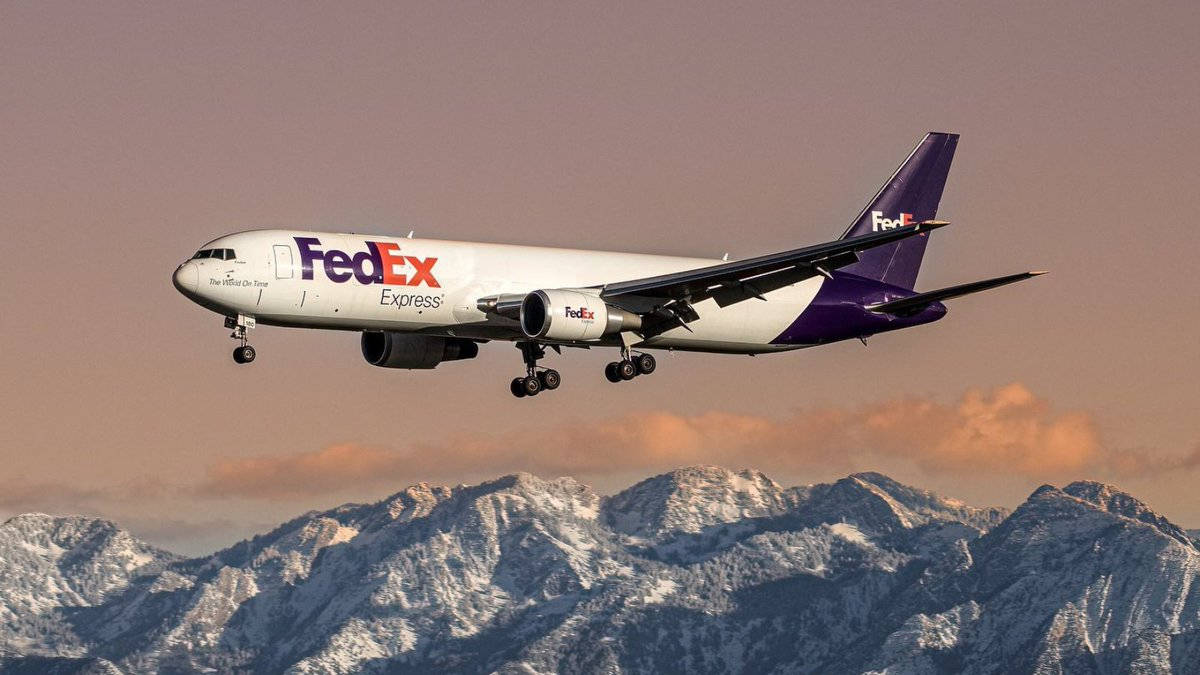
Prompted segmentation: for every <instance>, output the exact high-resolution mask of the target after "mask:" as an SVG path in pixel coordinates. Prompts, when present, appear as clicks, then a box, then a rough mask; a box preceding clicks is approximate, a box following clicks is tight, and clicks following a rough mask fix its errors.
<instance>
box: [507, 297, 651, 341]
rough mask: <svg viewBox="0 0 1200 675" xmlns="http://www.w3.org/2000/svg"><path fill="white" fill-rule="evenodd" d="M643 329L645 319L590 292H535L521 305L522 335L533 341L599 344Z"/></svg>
mask: <svg viewBox="0 0 1200 675" xmlns="http://www.w3.org/2000/svg"><path fill="white" fill-rule="evenodd" d="M641 327H642V318H641V317H640V316H638V315H636V314H633V313H632V312H627V311H625V310H623V309H621V308H620V307H613V306H612V305H609V304H607V303H605V302H604V301H603V300H601V299H600V296H599V294H597V293H589V292H586V291H574V290H564V289H550V290H539V291H534V292H532V293H530V294H528V295H526V296H525V299H524V300H522V301H521V331H522V332H524V333H525V335H527V336H529V337H531V338H546V339H549V340H567V341H576V340H596V339H599V338H601V337H603V336H605V335H612V334H614V333H619V332H621V331H623V330H637V329H639V328H641Z"/></svg>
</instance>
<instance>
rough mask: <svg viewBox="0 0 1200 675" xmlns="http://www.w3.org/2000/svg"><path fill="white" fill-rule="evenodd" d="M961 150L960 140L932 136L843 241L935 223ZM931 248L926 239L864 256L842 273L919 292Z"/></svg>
mask: <svg viewBox="0 0 1200 675" xmlns="http://www.w3.org/2000/svg"><path fill="white" fill-rule="evenodd" d="M957 146H958V134H946V133H940V132H930V133H928V134H926V135H925V138H923V139H921V142H920V143H918V144H917V147H916V148H914V149H913V151H912V154H910V155H909V156H908V159H906V160H904V163H903V164H901V165H900V168H899V169H896V173H894V174H892V177H891V178H889V179H888V181H887V182H886V183H884V184H883V187H882V188H880V189H879V192H878V193H877V194H876V195H875V198H874V199H872V200H871V203H870V204H868V205H867V207H866V208H865V209H863V211H862V213H860V214H858V218H856V219H855V220H854V224H852V225H851V226H850V229H848V230H846V233H845V234H843V235H842V238H843V239H845V238H847V237H856V236H859V235H863V234H870V233H872V232H882V231H884V230H890V229H894V228H896V227H900V226H901V225H907V224H909V223H917V222H920V221H922V220H933V219H934V217H935V216H936V215H937V208H938V202H939V201H941V199H942V188H944V187H945V186H946V176H947V175H948V174H949V173H950V162H951V160H953V159H954V149H955V148H956V147H957ZM928 242H929V236H928V234H921V235H918V236H915V237H909V238H907V239H903V240H901V241H898V242H896V243H894V244H889V245H886V246H880V247H878V248H873V249H869V250H866V251H863V253H862V254H861V255H860V256H859V261H858V262H857V263H855V264H853V265H849V266H847V267H844V268H842V269H843V271H845V272H849V273H851V274H857V275H858V276H861V277H867V278H868V279H877V280H879V281H883V282H885V283H889V284H892V285H893V286H900V287H902V288H913V287H914V286H915V284H916V281H917V272H918V271H920V269H921V258H922V256H924V255H925V244H927V243H928Z"/></svg>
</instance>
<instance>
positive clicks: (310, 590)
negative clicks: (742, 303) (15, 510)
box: [0, 466, 1200, 673]
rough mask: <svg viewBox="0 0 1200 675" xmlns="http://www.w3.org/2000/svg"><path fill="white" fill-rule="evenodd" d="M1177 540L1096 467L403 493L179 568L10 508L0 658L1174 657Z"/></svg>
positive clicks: (259, 665) (730, 663)
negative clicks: (605, 492)
mask: <svg viewBox="0 0 1200 675" xmlns="http://www.w3.org/2000/svg"><path fill="white" fill-rule="evenodd" d="M1194 535H1195V533H1194V532H1192V533H1188V532H1186V531H1184V530H1183V529H1181V528H1179V527H1178V526H1176V525H1174V524H1173V523H1171V522H1170V521H1169V520H1167V519H1166V518H1164V517H1162V516H1161V515H1159V514H1157V513H1155V512H1154V511H1153V510H1152V509H1150V508H1149V507H1148V506H1146V505H1145V504H1144V503H1142V502H1141V501H1139V500H1137V499H1136V498H1134V497H1133V496H1132V495H1129V494H1127V493H1124V492H1122V491H1120V490H1119V489H1118V488H1116V487H1114V486H1110V485H1104V484H1102V483H1094V482H1086V481H1079V482H1075V483H1071V484H1069V485H1067V486H1065V487H1063V488H1061V489H1060V488H1057V487H1054V486H1048V485H1047V486H1042V487H1040V488H1038V489H1037V490H1035V491H1034V492H1033V493H1032V494H1031V495H1030V497H1029V498H1028V499H1027V500H1026V501H1025V502H1023V503H1022V504H1021V505H1020V506H1018V507H1017V508H1016V509H1014V510H1013V511H1012V512H1008V511H1006V510H1004V509H996V508H979V507H973V506H969V505H966V504H964V503H962V502H960V501H958V500H953V499H948V498H945V497H941V496H939V495H937V494H935V493H932V492H929V491H927V490H921V489H919V488H914V487H911V486H907V485H903V484H901V483H899V482H897V481H894V480H892V479H891V478H889V477H887V476H884V475H883V474H878V473H872V472H864V473H858V474H852V475H850V476H847V477H845V478H842V479H839V480H837V481H834V482H832V483H825V484H816V485H809V486H800V487H783V486H780V485H779V484H778V483H775V482H774V481H772V480H771V479H770V478H768V477H767V476H766V475H765V474H762V473H761V472H758V471H754V470H750V469H743V470H739V471H731V470H729V469H724V468H722V467H715V466H695V467H685V468H682V469H678V470H676V471H672V472H668V473H665V474H661V475H658V476H653V477H651V478H648V479H646V480H644V481H641V482H639V483H637V484H635V485H632V486H630V487H629V488H627V489H625V490H623V491H621V492H619V493H617V494H615V495H611V496H608V497H603V496H600V495H598V494H596V493H595V492H594V491H593V490H592V489H591V488H589V487H588V486H586V485H584V484H582V483H580V482H578V481H576V480H574V479H572V478H557V479H543V478H539V477H537V476H533V475H531V474H525V473H518V474H512V475H508V476H502V477H500V478H497V479H494V480H491V481H486V482H484V483H480V484H478V485H458V486H454V487H450V486H445V485H437V484H429V483H418V484H415V485H412V486H409V487H407V488H405V489H403V490H401V491H399V492H397V493H395V494H393V495H391V496H389V497H387V498H385V499H383V500H380V501H378V502H375V503H371V504H345V505H341V506H338V507H335V508H333V509H328V510H325V511H310V512H308V513H306V514H303V515H301V516H299V517H297V518H294V519H292V520H290V521H287V522H285V523H282V524H281V525H280V526H279V527H276V528H275V529H273V530H271V531H270V532H267V533H264V534H262V535H258V536H256V537H253V538H251V539H247V540H245V541H242V542H239V543H237V544H234V545H233V546H230V547H228V548H225V549H222V550H220V551H216V552H214V553H212V554H210V555H206V556H200V557H196V558H183V557H180V556H176V555H174V554H171V553H169V552H166V551H161V550H159V549H155V548H154V547H151V546H149V545H147V544H145V543H144V542H140V541H138V540H137V539H136V538H135V537H132V536H131V535H129V534H128V533H127V532H124V531H123V530H120V528H118V527H117V526H116V525H114V524H112V523H110V522H108V521H103V520H97V519H87V518H81V517H53V516H45V515H44V514H26V515H22V516H16V517H14V518H12V519H10V520H8V521H6V522H4V523H3V524H0V618H4V619H7V620H6V621H0V672H7V671H14V672H15V671H21V670H23V669H30V668H32V669H34V670H38V669H39V668H41V669H44V668H49V667H53V668H55V669H57V670H58V671H59V672H147V671H160V672H161V671H176V670H189V671H194V670H203V669H215V670H218V671H226V670H238V669H242V670H246V669H248V670H254V671H261V672H295V673H304V672H355V671H367V672H383V671H387V672H428V671H430V670H455V671H462V672H505V673H507V672H512V673H516V672H562V671H570V672H612V671H613V670H621V671H626V670H630V671H635V672H638V671H649V672H654V671H657V672H672V671H677V670H679V669H680V668H682V669H685V670H688V671H695V672H835V673H837V672H847V673H849V672H884V671H886V672H888V673H906V672H911V673H924V672H978V673H989V672H1000V671H1008V670H1014V669H1015V670H1024V671H1028V672H1043V671H1044V672H1050V671H1054V670H1055V669H1066V670H1070V671H1072V672H1096V673H1107V672H1123V671H1125V670H1128V669H1130V668H1132V667H1133V665H1135V664H1136V665H1137V667H1138V668H1140V669H1141V670H1143V671H1144V672H1164V673H1166V672H1183V670H1184V669H1186V668H1188V667H1193V666H1197V665H1200V660H1197V659H1200V591H1197V590H1193V589H1200V584H1195V583H1193V582H1194V580H1195V577H1196V575H1197V574H1200V551H1198V550H1197V547H1196V542H1195V540H1194V538H1193V537H1194ZM45 579H52V580H53V584H52V585H51V586H47V585H46V582H45V581H44V580H45Z"/></svg>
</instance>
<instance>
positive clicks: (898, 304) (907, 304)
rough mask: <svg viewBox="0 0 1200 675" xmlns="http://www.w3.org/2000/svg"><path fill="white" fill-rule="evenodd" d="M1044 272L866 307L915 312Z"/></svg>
mask: <svg viewBox="0 0 1200 675" xmlns="http://www.w3.org/2000/svg"><path fill="white" fill-rule="evenodd" d="M1041 274H1045V272H1022V273H1020V274H1010V275H1008V276H1006V277H996V278H995V279H984V280H983V281H973V282H971V283H969V284H960V285H958V286H951V287H949V288H943V289H940V290H936V291H928V292H926V293H918V294H916V295H911V296H909V297H907V298H900V299H899V300H892V301H890V302H881V303H879V304H877V305H869V306H867V309H869V310H871V311H872V312H879V313H883V314H897V315H900V316H904V315H908V314H916V313H917V312H920V311H921V310H923V309H925V308H926V307H928V306H929V305H931V304H933V303H935V302H939V301H941V300H947V299H949V298H957V297H958V296H960V295H968V294H970V293H978V292H979V291H986V290H987V289H989V288H995V287H997V286H1003V285H1005V284H1011V283H1016V282H1018V281H1024V280H1026V279H1029V278H1032V277H1036V276H1038V275H1041Z"/></svg>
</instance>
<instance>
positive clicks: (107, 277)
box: [0, 2, 1200, 551]
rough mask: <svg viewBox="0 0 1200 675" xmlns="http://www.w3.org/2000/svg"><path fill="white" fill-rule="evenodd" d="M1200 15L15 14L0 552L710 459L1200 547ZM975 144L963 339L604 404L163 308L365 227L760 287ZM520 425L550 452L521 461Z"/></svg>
mask: <svg viewBox="0 0 1200 675" xmlns="http://www.w3.org/2000/svg"><path fill="white" fill-rule="evenodd" d="M1197 30H1200V5H1197V4H1196V3H1182V2H1181V3H1158V4H1147V3H1122V4H1118V3H1104V4H1099V3H1083V4H1079V3H1066V2H1062V3H1030V4H1015V3H920V4H903V3H901V4H889V5H886V6H885V5H883V4H882V3H862V4H858V3H845V2H830V3H816V2H812V3H795V2H788V3H777V4H768V3H752V4H740V3H739V4H738V6H726V5H725V4H716V5H712V6H709V7H703V6H700V5H698V4H695V3H686V4H685V3H677V4H649V3H629V4H624V5H623V4H617V3H595V4H593V5H577V4H573V3H544V4H516V3H487V4H457V3H428V4H426V5H412V4H400V3H391V2H389V3H382V4H379V5H368V4H366V3H354V4H352V5H343V4H335V3H322V4H305V3H286V4H278V5H268V4H267V3H246V4H223V3H179V4H176V3H165V2H164V3H145V4H120V3H52V2H36V3H5V4H3V5H2V6H0V92H3V93H0V206H2V207H3V208H2V209H0V227H2V228H3V234H4V251H3V264H2V265H0V321H2V324H0V326H2V332H0V371H2V372H3V384H2V385H0V420H2V428H3V430H4V432H5V434H4V438H3V442H2V445H0V462H2V464H0V467H2V468H0V516H3V515H9V514H12V513H16V512H20V511H24V510H31V509H38V510H46V511H51V512H59V513H68V512H86V513H100V514H103V515H106V516H109V517H113V518H116V519H117V520H118V521H119V522H121V523H122V524H125V525H127V526H129V527H131V528H132V529H134V531H135V532H137V533H139V534H142V535H145V536H148V537H149V538H150V539H151V540H153V541H155V542H158V543H162V544H166V545H168V546H171V547H173V548H175V549H177V550H184V551H200V550H205V549H209V548H211V547H215V546H216V545H218V544H225V543H230V542H232V541H233V540H234V539H235V538H237V537H240V536H244V535H246V534H249V533H251V532H254V531H256V530H258V529H261V528H263V527H266V526H268V525H270V524H273V523H274V522H277V521H278V520H281V519H283V518H285V517H288V516H290V515H294V514H296V513H299V512H301V511H303V510H306V509H309V508H326V507H329V506H332V505H335V504H337V503H339V502H340V501H346V500H357V501H362V500H368V499H375V498H378V497H380V496H382V495H385V494H388V493H389V492H394V491H397V490H399V489H401V488H403V487H404V486H405V485H407V484H409V483H412V482H417V481H421V480H436V481H447V482H452V483H453V482H458V481H471V480H477V479H479V478H483V477H488V476H493V475H497V474H499V473H503V472H508V471H514V470H522V469H525V470H533V471H535V472H541V473H544V474H553V473H571V474H574V475H577V476H579V477H580V478H582V479H584V480H586V481H588V482H591V483H592V484H594V485H596V486H597V488H599V489H601V490H612V489H614V488H617V487H620V486H622V485H623V484H626V483H627V482H629V481H632V480H634V479H637V478H640V477H644V476H646V475H649V474H650V473H652V472H654V471H657V470H660V469H664V468H669V467H672V466H679V465H684V464H691V463H696V462H720V463H723V464H728V465H732V466H740V465H751V466H757V467H760V468H762V469H764V470H765V471H767V473H768V474H769V475H771V476H772V477H774V478H775V479H776V480H778V481H780V482H783V483H806V482H812V481H818V480H829V479H831V478H836V477H838V476H841V475H845V474H846V473H849V472H851V471H855V470H865V469H878V470H884V471H887V472H888V473H890V474H892V475H893V476H894V477H896V478H898V479H900V480H903V481H906V482H910V483H914V484H917V485H920V486H923V487H929V488H932V489H936V490H939V491H942V492H945V493H947V494H950V495H953V496H958V497H961V498H964V499H966V500H969V501H972V502H976V503H980V504H1003V505H1008V506H1012V505H1015V504H1016V503H1018V502H1019V501H1020V500H1021V499H1022V498H1024V496H1026V495H1027V494H1028V493H1029V492H1031V491H1032V490H1033V489H1035V488H1036V487H1037V486H1038V485H1039V484H1040V483H1042V482H1047V481H1051V482H1057V483H1062V482H1066V481H1069V480H1072V479H1076V478H1098V479H1102V480H1106V481H1110V482H1115V483H1117V484H1118V485H1121V486H1122V487H1124V488H1126V489H1128V490H1130V491H1132V492H1134V493H1135V494H1137V495H1138V496H1140V497H1141V498H1143V499H1145V500H1147V501H1148V502H1149V503H1150V504H1151V505H1152V506H1154V507H1155V508H1158V509H1159V510H1161V511H1163V512H1164V513H1166V514H1167V515H1168V516H1169V517H1171V518H1173V519H1174V520H1176V521H1177V522H1179V523H1180V524H1182V525H1185V526H1190V527H1196V526H1200V500H1197V499H1196V498H1195V488H1194V484H1195V482H1196V480H1197V478H1200V470H1198V468H1197V467H1198V466H1200V454H1197V448H1198V445H1197V444H1198V443H1200V429H1198V428H1197V427H1198V425H1197V416H1196V410H1197V409H1200V387H1198V386H1197V379H1198V376H1200V372H1198V371H1200V368H1198V366H1197V364H1198V357H1200V346H1198V344H1197V340H1196V337H1195V332H1196V330H1197V328H1198V327H1200V325H1198V324H1200V319H1198V318H1197V317H1198V316H1200V292H1198V291H1197V288H1196V285H1195V280H1194V279H1195V273H1194V267H1195V265H1196V261H1197V258H1198V257H1200V234H1198V232H1197V225H1196V223H1195V217H1194V210H1195V208H1196V207H1195V204H1194V203H1193V201H1192V197H1193V196H1194V194H1195V192H1196V189H1197V185H1200V170H1198V169H1197V157H1200V133H1198V132H1197V129H1198V128H1200V126H1198V125H1200V76H1198V75H1197V74H1198V73H1200V42H1198V41H1197V40H1196V33H1197ZM928 130H942V131H955V132H959V133H961V134H962V135H963V136H962V140H961V142H960V144H959V148H958V154H957V157H956V158H955V164H954V167H953V169H952V172H951V175H950V180H949V183H948V185H947V188H946V192H945V196H944V199H943V201H942V208H941V211H940V213H939V216H941V217H943V218H945V219H948V220H950V221H952V222H953V225H952V226H951V227H950V228H947V229H945V230H942V231H940V232H938V234H936V235H934V238H933V240H932V243H931V245H930V248H929V253H928V255H927V256H926V259H925V266H924V269H923V270H922V274H921V278H920V280H919V281H918V288H924V289H928V288H935V287H938V286H941V285H947V284H951V283H958V282H962V281H968V280H974V279H978V278H982V277H989V276H994V275H999V274H1005V273H1010V272H1017V271H1023V270H1026V269H1049V270H1051V272H1052V273H1051V275H1049V276H1046V277H1041V278H1039V279H1037V280H1034V281H1030V282H1026V283H1023V284H1020V285H1018V286H1015V287H1009V288H1005V289H1003V290H998V291H994V292H992V293H988V294H985V295H980V296H976V297H971V298H964V299H961V300H958V301H954V302H953V303H952V305H951V313H950V315H949V316H948V317H947V318H946V319H945V320H943V321H941V322H939V323H938V324H935V325H932V326H926V327H922V328H918V329H914V330H910V331H905V332H903V333H894V334H889V335H882V336H878V337H876V338H875V339H874V340H872V341H871V343H870V346H869V347H866V348H864V347H863V346H862V345H860V344H859V343H857V342H852V343H846V344H839V345H834V346H830V347H825V348H820V349H814V350H808V351H802V352H794V353H791V354H785V355H776V356H769V357H759V358H753V359H752V358H747V357H737V356H704V355H676V356H673V357H664V358H661V359H660V365H659V370H658V373H656V374H655V375H654V376H653V377H650V378H644V379H640V380H638V381H636V382H634V383H632V384H626V385H621V386H616V387H614V386H613V385H610V384H609V383H608V382H607V381H606V380H605V379H604V377H603V375H602V372H601V371H602V367H603V364H604V363H605V362H606V361H607V360H609V359H610V358H611V354H605V353H601V352H596V353H569V354H568V355H566V356H564V357H562V358H559V357H553V358H552V359H551V361H550V363H551V364H552V365H553V366H554V367H556V368H557V369H558V370H560V371H561V372H562V373H563V376H564V385H563V387H562V389H560V390H559V391H558V392H557V393H555V394H554V395H552V396H540V397H538V398H537V399H532V400H516V399H514V398H513V397H512V396H511V395H509V393H508V391H507V387H508V381H509V379H511V377H513V376H514V375H515V374H517V373H518V372H519V371H520V369H521V366H520V359H519V356H518V353H517V351H516V350H515V349H513V348H512V347H511V346H510V345H507V344H491V345H487V346H485V347H484V349H483V350H482V353H481V355H480V358H479V359H477V360H475V361H467V362H459V363H450V364H445V365H443V366H442V367H440V368H438V369H437V370H434V371H431V372H407V371H390V370H386V369H377V368H372V367H370V366H368V365H367V364H366V363H365V362H363V360H362V359H361V357H360V355H359V353H358V336H357V334H354V333H334V332H329V333H326V332H315V331H297V330H286V329H278V328H261V329H259V330H257V331H255V333H254V334H253V341H254V344H255V345H256V347H258V349H259V358H258V360H257V361H256V362H255V363H254V364H253V366H250V367H238V366H236V365H235V364H234V363H233V362H232V361H231V360H230V358H229V352H230V350H231V348H232V343H231V341H230V340H228V339H227V337H226V335H227V332H228V331H225V330H223V329H222V326H221V319H220V317H217V316H215V315H213V314H210V313H208V312H206V311H204V310H202V309H200V308H199V307H197V306H195V305H193V304H192V303H190V302H189V301H187V300H186V299H184V298H183V297H182V296H180V295H179V294H178V293H177V292H176V291H175V290H174V288H173V287H172V286H171V283H170V274H171V272H172V271H173V269H174V267H175V266H176V264H178V262H179V261H180V260H181V259H183V258H185V257H187V256H188V255H189V254H191V253H192V252H193V251H194V250H195V249H196V248H197V247H198V246H199V245H200V244H201V243H203V242H205V241H207V240H209V239H212V238H214V237H216V236H218V235H220V234H224V233H227V232H231V231H236V230H240V229H249V228H254V227H264V226H287V227H297V228H312V229H321V228H330V229H353V230H356V231H362V232H367V231H373V232H380V233H395V234H403V233H406V232H407V231H408V230H410V229H415V230H416V231H417V233H418V235H419V236H430V237H438V238H447V239H467V240H482V241H505V242H517V243H529V244H547V245H555V246H572V247H583V248H604V249H618V250H638V251H649V252H662V253H679V254H685V255H705V256H714V257H716V256H720V255H721V254H722V253H724V252H726V251H728V252H730V253H731V254H732V255H734V256H739V257H741V256H749V255H754V254H759V253H765V252H770V251H774V250H780V249H784V248H791V247H795V246H799V245H804V244H809V243H817V242H820V241H826V240H828V239H831V238H835V237H836V236H838V235H839V234H840V233H841V232H842V230H843V229H844V228H845V226H846V225H847V223H848V222H849V220H850V219H851V218H852V217H853V216H854V215H855V214H856V213H857V211H858V210H859V209H860V208H861V207H862V205H863V204H864V203H865V202H866V200H867V199H868V198H869V197H870V196H871V194H872V193H873V191H874V190H875V189H876V187H877V186H878V185H879V184H880V183H881V182H882V181H883V180H884V179H885V178H886V177H887V176H888V174H889V173H890V172H891V171H892V169H894V167H895V165H896V164H897V163H898V162H899V161H900V160H901V159H903V157H904V156H905V154H906V153H907V152H908V151H909V150H910V149H911V147H912V146H913V144H914V143H915V142H916V141H917V140H918V139H919V138H920V136H921V135H922V134H923V133H924V132H926V131H928ZM529 429H534V430H536V431H535V432H533V433H525V432H523V430H529Z"/></svg>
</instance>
